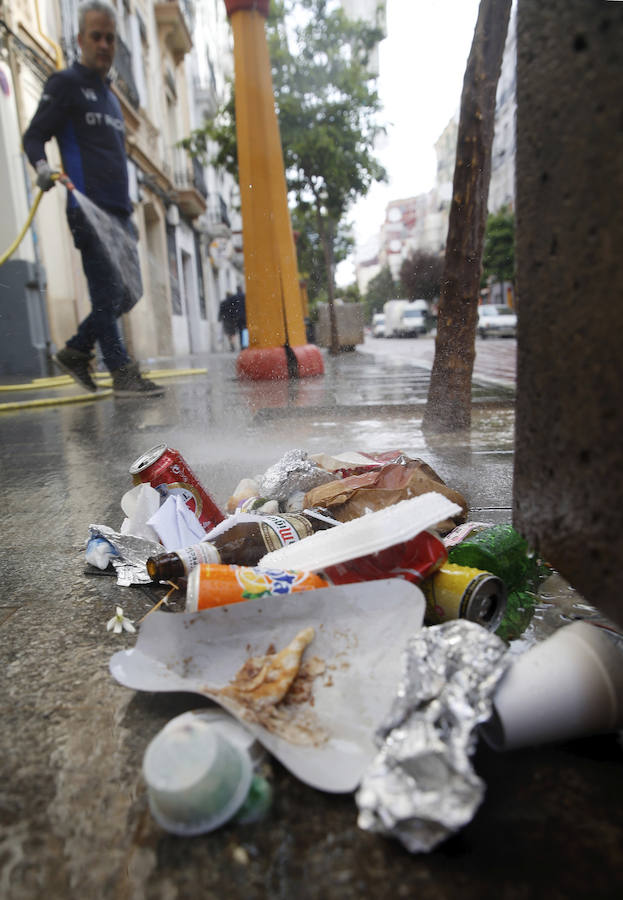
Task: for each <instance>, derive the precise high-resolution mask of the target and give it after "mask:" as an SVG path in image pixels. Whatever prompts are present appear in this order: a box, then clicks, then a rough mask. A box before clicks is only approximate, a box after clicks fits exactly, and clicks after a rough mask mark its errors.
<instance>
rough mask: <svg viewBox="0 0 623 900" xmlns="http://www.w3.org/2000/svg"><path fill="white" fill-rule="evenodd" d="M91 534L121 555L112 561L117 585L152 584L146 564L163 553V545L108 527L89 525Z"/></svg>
mask: <svg viewBox="0 0 623 900" xmlns="http://www.w3.org/2000/svg"><path fill="white" fill-rule="evenodd" d="M89 534H90V536H91V537H101V538H104V540H106V541H108V542H109V543H110V544H111V546H113V547H114V548H115V550H116V551H117V553H118V554H119V556H118V558H113V559H111V563H112V565H113V566H114V567H115V572H116V575H117V584H119V585H121V586H122V587H128V586H129V585H131V584H151V578H150V577H149V575H148V573H147V568H146V565H145V564H146V562H147V560H148V558H149V557H150V556H155V555H157V554H158V553H162V552H163V550H164V547H163V546H162V544H157V543H156V542H155V541H147V540H145V539H144V538H140V537H135V536H134V535H133V534H120V533H119V532H118V531H113V530H112V528H108V527H107V526H106V525H89Z"/></svg>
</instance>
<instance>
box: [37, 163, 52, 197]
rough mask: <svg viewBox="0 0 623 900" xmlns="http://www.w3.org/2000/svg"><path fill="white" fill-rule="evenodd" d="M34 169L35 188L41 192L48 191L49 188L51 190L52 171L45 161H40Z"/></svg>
mask: <svg viewBox="0 0 623 900" xmlns="http://www.w3.org/2000/svg"><path fill="white" fill-rule="evenodd" d="M35 169H36V170H37V187H39V188H41V190H42V191H49V190H50V188H53V187H54V185H55V180H54V179H53V178H52V169H51V168H50V164H49V163H48V161H47V159H40V160H39V162H38V163H37V164H36V166H35Z"/></svg>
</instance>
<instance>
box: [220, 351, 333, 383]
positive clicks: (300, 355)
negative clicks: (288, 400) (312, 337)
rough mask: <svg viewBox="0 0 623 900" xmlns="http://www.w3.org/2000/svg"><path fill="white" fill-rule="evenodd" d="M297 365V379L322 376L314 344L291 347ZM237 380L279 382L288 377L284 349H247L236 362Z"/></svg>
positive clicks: (318, 355)
mask: <svg viewBox="0 0 623 900" xmlns="http://www.w3.org/2000/svg"><path fill="white" fill-rule="evenodd" d="M292 352H293V353H294V355H295V357H296V361H297V363H298V377H299V378H310V377H312V376H315V375H323V374H324V363H323V360H322V353H321V352H320V350H319V349H318V347H316V345H315V344H304V345H302V346H301V347H292ZM236 371H237V373H238V377H239V378H248V379H249V380H251V381H280V380H285V379H287V378H289V377H290V373H289V372H288V359H287V356H286V351H285V348H284V347H261V348H259V347H247V349H246V350H241V352H240V353H239V355H238V359H237V360H236Z"/></svg>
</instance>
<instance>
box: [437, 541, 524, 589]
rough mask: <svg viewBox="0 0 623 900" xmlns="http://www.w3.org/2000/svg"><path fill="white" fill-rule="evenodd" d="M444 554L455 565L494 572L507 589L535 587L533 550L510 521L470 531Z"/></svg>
mask: <svg viewBox="0 0 623 900" xmlns="http://www.w3.org/2000/svg"><path fill="white" fill-rule="evenodd" d="M448 558H449V561H450V562H452V563H457V565H459V566H472V567H473V568H475V569H483V570H484V571H485V572H491V573H492V574H493V575H497V576H498V578H501V579H502V581H503V582H504V584H505V585H506V589H507V590H508V592H509V593H511V592H512V591H517V590H522V589H527V590H533V589H534V588H535V587H536V583H537V576H538V566H537V558H536V554H535V553H534V551H533V550H532V549H531V548H530V547H529V545H528V542H527V541H526V540H525V539H524V538H523V537H522V536H521V535H520V534H519V532H518V531H515V529H514V528H513V526H512V525H491V527H489V528H485V529H484V530H483V531H480V532H478V533H476V534H473V535H470V536H469V537H467V538H465V540H464V541H461V543H460V544H456V546H454V547H451V548H450V550H449V551H448Z"/></svg>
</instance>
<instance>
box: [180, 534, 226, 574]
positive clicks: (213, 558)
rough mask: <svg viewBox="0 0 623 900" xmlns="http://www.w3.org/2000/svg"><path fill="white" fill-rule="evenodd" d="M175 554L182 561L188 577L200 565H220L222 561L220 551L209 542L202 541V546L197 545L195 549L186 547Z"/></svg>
mask: <svg viewBox="0 0 623 900" xmlns="http://www.w3.org/2000/svg"><path fill="white" fill-rule="evenodd" d="M175 552H176V554H177V555H178V556H179V558H180V559H181V560H182V564H183V566H184V571H185V573H186V574H187V575H188V573H189V572H192V570H193V569H194V568H195V566H198V565H199V564H200V563H220V561H221V557H220V556H219V552H218V550H217V549H216V547H215V546H214V545H213V544H210V543H209V542H208V541H202V542H201V543H200V544H195V546H194V547H184V548H183V549H181V550H176V551H175Z"/></svg>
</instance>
